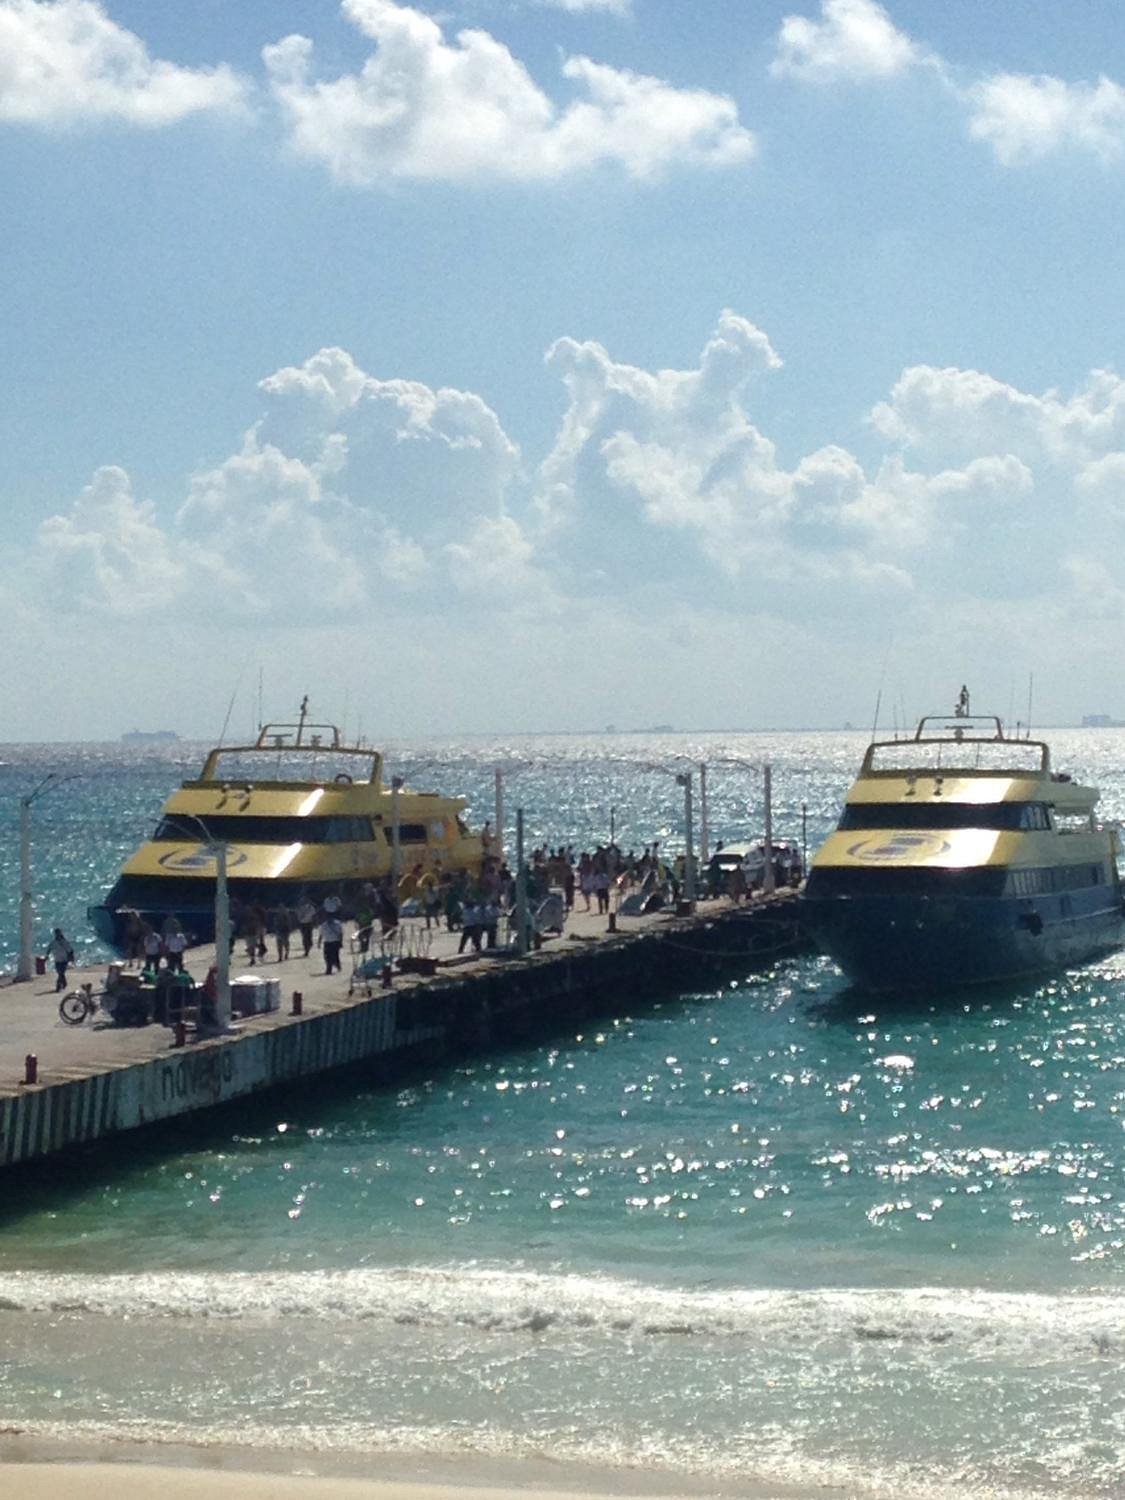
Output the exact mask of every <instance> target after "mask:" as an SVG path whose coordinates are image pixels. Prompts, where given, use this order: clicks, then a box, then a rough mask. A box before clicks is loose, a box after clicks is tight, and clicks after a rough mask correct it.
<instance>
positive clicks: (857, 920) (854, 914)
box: [801, 886, 1125, 992]
mask: <svg viewBox="0 0 1125 1500" xmlns="http://www.w3.org/2000/svg"><path fill="white" fill-rule="evenodd" d="M1107 894H1108V893H1107V890H1106V887H1104V886H1102V887H1096V888H1094V889H1091V890H1090V891H1088V892H1083V891H1075V892H1072V893H1070V894H1069V895H1068V896H1067V897H1065V898H1059V897H1053V898H1044V899H1041V900H1034V901H1032V900H1027V899H1018V900H1017V899H1014V898H1013V899H1004V898H988V897H982V898H976V899H973V898H966V899H955V898H954V899H949V898H943V897H929V896H918V895H915V894H911V895H906V896H892V895H870V896H865V895H859V896H856V895H832V896H822V897H817V896H812V897H809V896H805V897H802V900H801V920H802V923H803V925H804V927H805V929H806V931H808V932H809V933H810V934H811V936H812V937H813V939H814V940H815V941H816V943H817V944H818V945H819V947H820V948H821V949H822V951H823V952H825V953H827V954H828V955H829V957H830V958H832V959H834V960H835V962H836V963H837V964H839V966H840V968H841V969H843V971H844V973H845V974H846V975H847V976H848V978H849V979H851V980H852V981H853V982H854V983H855V984H856V985H858V986H860V987H861V988H862V989H866V990H871V991H875V992H888V991H891V992H896V991H897V992H902V991H910V990H943V989H949V988H958V987H961V986H964V985H976V984H996V983H1000V982H1002V981H1004V980H1011V979H1021V978H1025V977H1027V976H1030V975H1036V974H1042V973H1048V972H1050V971H1051V970H1056V969H1062V968H1067V967H1071V966H1073V965H1076V964H1082V963H1087V962H1089V961H1090V960H1091V959H1095V958H1097V957H1098V956H1099V955H1101V954H1103V953H1107V952H1111V951H1112V950H1113V949H1115V948H1119V947H1121V946H1122V944H1123V943H1125V914H1123V911H1122V906H1121V903H1120V901H1116V900H1114V899H1113V898H1111V897H1110V898H1109V899H1108V900H1107ZM1064 901H1065V902H1066V903H1067V904H1068V906H1069V910H1067V909H1066V908H1065V907H1064V905H1063V902H1064Z"/></svg>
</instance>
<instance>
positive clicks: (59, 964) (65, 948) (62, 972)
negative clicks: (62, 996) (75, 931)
mask: <svg viewBox="0 0 1125 1500" xmlns="http://www.w3.org/2000/svg"><path fill="white" fill-rule="evenodd" d="M45 957H46V958H49V959H50V960H51V962H52V963H53V964H54V966H55V994H56V995H57V994H58V992H59V991H60V990H65V989H66V971H67V969H68V967H69V966H70V965H71V964H72V963H73V962H74V949H73V948H72V947H71V946H70V943H69V942H68V941H67V937H66V934H65V933H64V932H63V930H62V928H61V927H56V928H55V935H54V937H53V938H52V939H51V941H50V942H49V943H48V944H47V952H46V955H45Z"/></svg>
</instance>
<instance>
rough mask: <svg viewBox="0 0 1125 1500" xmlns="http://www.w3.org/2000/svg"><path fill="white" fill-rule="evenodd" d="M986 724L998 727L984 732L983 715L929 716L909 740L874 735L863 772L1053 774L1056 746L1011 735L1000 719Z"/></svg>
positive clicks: (863, 773) (864, 760) (903, 773)
mask: <svg viewBox="0 0 1125 1500" xmlns="http://www.w3.org/2000/svg"><path fill="white" fill-rule="evenodd" d="M984 724H985V725H991V726H993V731H992V732H991V733H988V732H987V731H985V732H980V730H979V729H978V725H981V721H979V720H969V721H967V720H965V719H963V718H960V719H948V720H947V719H944V718H942V719H938V718H934V717H930V718H925V719H923V720H922V721H921V722H920V723H919V725H918V729H917V731H916V732H915V734H914V735H913V736H912V737H911V738H909V739H896V740H874V741H873V742H872V743H871V744H870V745H869V746H868V747H867V753H866V754H865V756H864V758H863V768H862V771H861V773H860V774H861V775H873V774H883V775H888V774H892V773H897V774H899V775H909V774H910V773H911V772H913V771H932V770H940V771H943V772H946V773H950V774H952V773H962V774H966V775H971V774H974V773H975V774H981V773H986V774H988V775H993V776H994V775H1001V774H1005V773H1006V774H1008V775H1011V776H1027V775H1042V776H1046V775H1049V774H1050V770H1051V749H1050V746H1049V745H1048V744H1047V743H1046V742H1045V741H1043V740H1023V739H1018V740H1016V739H1009V738H1008V736H1007V735H1006V734H1005V733H1004V730H1003V726H1002V725H1001V722H1000V720H999V719H992V718H989V719H987V720H985V721H984ZM981 727H982V728H983V727H984V725H981Z"/></svg>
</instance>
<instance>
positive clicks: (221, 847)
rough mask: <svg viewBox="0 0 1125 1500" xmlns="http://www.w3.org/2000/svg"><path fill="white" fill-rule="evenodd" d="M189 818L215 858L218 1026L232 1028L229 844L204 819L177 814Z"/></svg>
mask: <svg viewBox="0 0 1125 1500" xmlns="http://www.w3.org/2000/svg"><path fill="white" fill-rule="evenodd" d="M180 818H187V819H189V820H190V821H191V822H192V823H194V824H195V826H196V827H197V828H198V829H199V831H200V833H201V834H202V835H203V839H202V842H201V845H200V847H201V848H203V849H204V850H206V852H207V853H208V854H210V855H211V857H212V858H213V859H214V861H215V1029H216V1031H229V1030H230V1018H231V1007H230V893H229V891H228V889H227V851H228V849H229V847H230V846H229V845H228V844H226V843H225V842H224V841H223V840H222V839H217V838H215V837H214V836H213V835H212V833H211V830H210V829H209V828H208V827H207V824H206V823H205V822H204V821H203V819H202V818H197V817H196V816H195V814H194V813H188V812H182V813H177V814H176V817H175V819H167V820H166V821H168V822H172V821H178V820H179V819H180Z"/></svg>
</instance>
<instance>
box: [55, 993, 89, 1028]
mask: <svg viewBox="0 0 1125 1500" xmlns="http://www.w3.org/2000/svg"><path fill="white" fill-rule="evenodd" d="M89 1009H90V1007H89V1004H88V1002H87V1000H86V996H85V995H84V994H83V993H82V991H81V990H71V992H70V994H69V995H64V996H63V997H62V999H61V1000H60V1001H59V1015H60V1016H61V1017H62V1018H63V1020H64V1021H65V1022H66V1024H67V1025H68V1026H77V1025H78V1024H79V1022H81V1021H84V1020H85V1019H86V1016H87V1013H88V1011H89Z"/></svg>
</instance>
